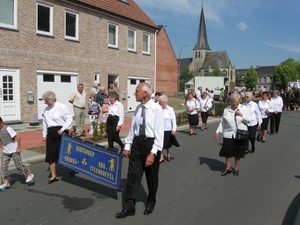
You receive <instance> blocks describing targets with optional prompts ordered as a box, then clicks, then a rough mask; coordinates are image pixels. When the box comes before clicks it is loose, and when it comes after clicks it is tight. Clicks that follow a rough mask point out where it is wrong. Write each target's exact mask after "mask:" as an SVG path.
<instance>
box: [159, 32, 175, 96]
mask: <svg viewBox="0 0 300 225" xmlns="http://www.w3.org/2000/svg"><path fill="white" fill-rule="evenodd" d="M177 80H178V63H177V59H176V55H175V53H174V51H173V48H172V45H171V43H170V41H169V38H168V36H167V34H166V30H165V29H164V28H163V27H162V28H161V30H160V31H159V33H158V35H157V58H156V91H160V92H163V93H164V94H165V95H167V96H175V95H176V92H177V85H178V83H177Z"/></svg>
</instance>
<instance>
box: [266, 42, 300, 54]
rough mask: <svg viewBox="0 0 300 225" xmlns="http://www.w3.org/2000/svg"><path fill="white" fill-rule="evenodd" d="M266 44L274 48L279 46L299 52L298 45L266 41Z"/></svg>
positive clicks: (289, 50)
mask: <svg viewBox="0 0 300 225" xmlns="http://www.w3.org/2000/svg"><path fill="white" fill-rule="evenodd" d="M266 45H268V46H271V47H274V48H280V49H283V50H286V51H288V52H297V53H300V47H298V46H293V45H287V44H272V43H266Z"/></svg>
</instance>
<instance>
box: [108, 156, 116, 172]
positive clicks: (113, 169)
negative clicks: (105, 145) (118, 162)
mask: <svg viewBox="0 0 300 225" xmlns="http://www.w3.org/2000/svg"><path fill="white" fill-rule="evenodd" d="M109 163H110V164H109V170H110V171H115V160H114V159H111V160H109Z"/></svg>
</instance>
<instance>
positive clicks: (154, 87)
mask: <svg viewBox="0 0 300 225" xmlns="http://www.w3.org/2000/svg"><path fill="white" fill-rule="evenodd" d="M157 32H158V30H156V31H155V38H154V43H155V46H154V47H155V48H154V49H155V50H154V82H153V83H154V85H153V90H154V92H156V91H157V90H156V37H157Z"/></svg>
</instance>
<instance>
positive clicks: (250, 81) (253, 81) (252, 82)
mask: <svg viewBox="0 0 300 225" xmlns="http://www.w3.org/2000/svg"><path fill="white" fill-rule="evenodd" d="M257 81H258V75H257V71H256V70H255V69H254V68H253V66H251V67H250V68H249V69H248V71H247V73H246V74H245V76H244V82H245V86H246V88H247V89H251V90H252V89H253V88H255V87H256V85H257Z"/></svg>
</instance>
